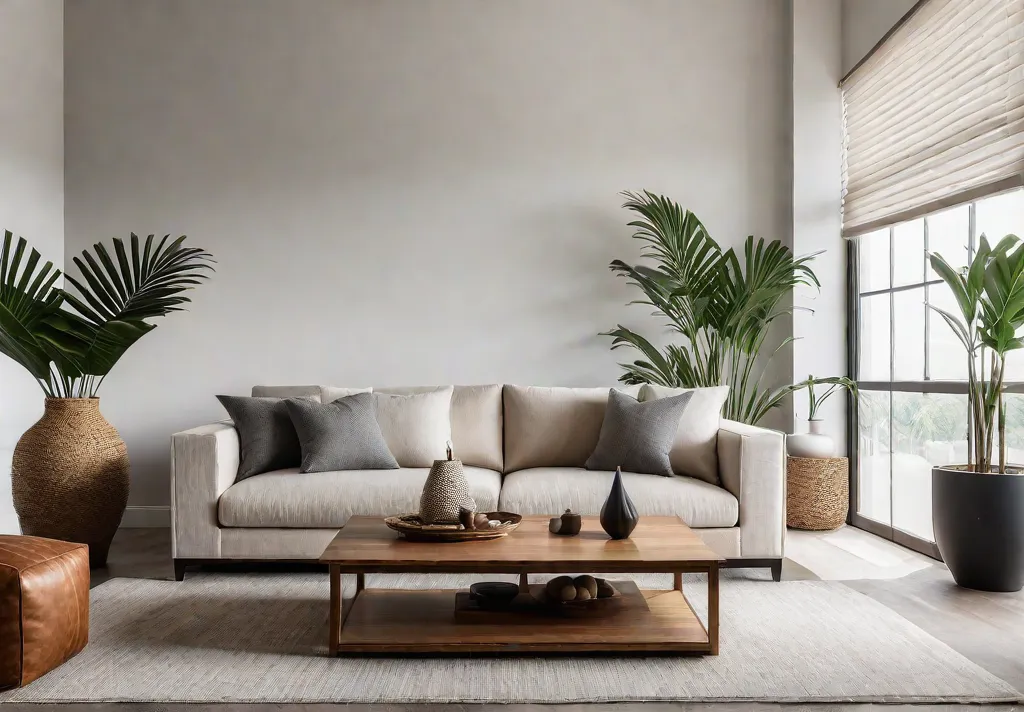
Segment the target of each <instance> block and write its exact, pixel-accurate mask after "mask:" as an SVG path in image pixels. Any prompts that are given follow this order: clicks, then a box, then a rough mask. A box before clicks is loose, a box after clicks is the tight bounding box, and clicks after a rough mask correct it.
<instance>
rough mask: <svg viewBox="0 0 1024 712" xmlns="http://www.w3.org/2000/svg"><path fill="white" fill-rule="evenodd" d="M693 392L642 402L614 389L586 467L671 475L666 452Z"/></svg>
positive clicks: (610, 394)
mask: <svg viewBox="0 0 1024 712" xmlns="http://www.w3.org/2000/svg"><path fill="white" fill-rule="evenodd" d="M692 397H693V393H692V392H690V393H683V394H682V395H679V396H672V397H671V398H660V399H658V400H652V401H645V402H643V403H641V402H640V401H638V400H637V399H636V398H634V397H633V396H631V395H629V394H627V393H622V392H621V391H617V390H615V389H611V390H610V391H609V392H608V405H607V407H606V408H605V411H604V422H603V423H601V435H600V437H598V440H597V447H596V448H594V452H593V454H592V455H591V456H590V457H589V458H588V459H587V463H586V467H587V469H588V470H614V469H615V468H616V467H621V468H622V469H623V470H625V471H627V472H639V473H642V474H646V475H671V474H672V462H671V461H670V460H669V457H668V454H669V451H670V450H671V449H672V443H674V442H675V439H676V432H677V431H678V430H679V419H680V418H681V417H682V415H683V411H684V410H686V404H687V403H689V402H690V398H692Z"/></svg>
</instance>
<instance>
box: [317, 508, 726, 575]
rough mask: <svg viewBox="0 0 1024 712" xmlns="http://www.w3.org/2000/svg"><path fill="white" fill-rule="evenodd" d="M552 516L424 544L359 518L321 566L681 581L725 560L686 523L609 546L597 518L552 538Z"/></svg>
mask: <svg viewBox="0 0 1024 712" xmlns="http://www.w3.org/2000/svg"><path fill="white" fill-rule="evenodd" d="M549 519H550V517H547V516H526V517H523V521H522V523H521V524H520V525H519V528H518V529H516V530H515V531H514V532H512V533H511V534H510V535H508V536H507V537H504V538H501V539H493V540H490V541H473V542H456V543H424V542H410V541H406V540H404V539H401V538H399V536H398V532H395V531H393V530H391V529H389V528H388V527H387V525H385V524H384V520H383V518H380V517H352V518H351V519H349V520H348V523H347V524H346V525H345V527H344V528H343V529H342V530H341V531H340V532H338V535H337V536H336V537H335V538H334V540H333V541H332V542H331V543H330V544H328V546H327V548H326V549H325V550H324V553H323V555H322V556H321V557H320V561H321V563H326V564H333V565H336V566H339V567H340V568H341V570H342V571H345V572H350V573H355V572H363V573H385V572H392V573H400V572H424V573H425V572H430V571H444V572H451V573H458V572H470V573H475V572H481V573H526V572H537V573H563V572H566V573H568V572H572V573H583V572H587V571H590V572H602V573H604V572H607V573H615V572H626V573H645V572H650V573H661V572H667V573H676V572H689V571H707V570H708V569H709V568H710V566H711V565H712V564H713V563H717V562H720V561H722V559H721V557H719V556H718V554H716V553H715V552H713V551H712V550H711V549H709V548H708V547H707V546H706V545H705V544H704V541H703V540H702V539H701V538H700V537H699V536H697V535H696V534H694V533H693V531H692V530H691V529H690V528H689V527H688V526H686V525H685V524H684V523H683V522H682V520H681V519H679V518H678V517H641V519H640V522H639V524H637V527H636V529H634V530H633V534H632V535H631V536H630V537H629V538H628V539H620V540H613V539H610V538H608V535H607V534H605V532H604V530H603V529H601V524H600V522H599V521H598V518H597V517H583V531H581V532H580V534H579V536H574V537H568V536H558V535H556V534H552V533H550V532H549V531H548V520H549Z"/></svg>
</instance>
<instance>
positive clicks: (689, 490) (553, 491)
mask: <svg viewBox="0 0 1024 712" xmlns="http://www.w3.org/2000/svg"><path fill="white" fill-rule="evenodd" d="M264 476H265V475H260V477H264ZM614 476H615V473H614V472H595V471H593V470H583V469H580V468H577V467H538V468H533V469H529V470H520V471H518V472H513V473H511V474H508V475H505V481H504V483H503V484H502V487H501V497H499V500H498V507H499V509H501V510H502V511H505V512H516V513H517V514H551V515H554V514H557V513H559V512H564V511H565V510H566V508H569V509H572V511H574V512H579V513H580V514H594V515H597V514H600V513H601V506H602V505H603V504H604V501H605V499H607V497H608V493H609V492H610V491H611V488H612V478H613V477H614ZM253 479H254V480H255V479H258V478H253ZM248 481H249V480H246V482H248ZM243 484H244V483H243ZM622 484H623V485H624V486H625V488H626V492H627V493H628V494H629V498H630V499H631V500H633V505H634V506H635V507H636V511H637V512H639V513H640V516H641V517H643V516H644V515H649V516H654V515H669V516H671V515H675V516H677V517H680V518H681V519H682V520H683V521H684V522H686V523H687V525H689V526H691V527H694V528H698V527H732V526H736V522H738V521H739V502H737V500H736V498H735V497H734V496H733V495H732V494H730V493H729V492H727V491H726V490H724V489H722V488H721V487H716V486H715V485H711V484H708V483H707V482H702V481H701V480H698V479H694V478H693V477H659V476H658V475H641V474H637V473H634V472H623V473H622ZM236 486H238V485H236ZM228 491H229V492H230V491H231V490H228Z"/></svg>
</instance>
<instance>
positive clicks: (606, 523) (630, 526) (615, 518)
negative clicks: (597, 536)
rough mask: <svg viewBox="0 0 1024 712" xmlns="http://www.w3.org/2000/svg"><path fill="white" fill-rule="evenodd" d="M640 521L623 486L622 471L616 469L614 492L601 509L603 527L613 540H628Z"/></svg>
mask: <svg viewBox="0 0 1024 712" xmlns="http://www.w3.org/2000/svg"><path fill="white" fill-rule="evenodd" d="M639 521H640V515H639V514H637V513H636V507H634V506H633V502H632V501H631V500H630V499H629V495H628V494H626V488H625V487H623V486H622V469H621V468H619V467H616V468H615V479H614V480H613V481H612V491H611V492H609V493H608V499H606V500H605V501H604V506H602V507H601V526H602V527H603V528H604V530H605V531H606V532H608V536H610V537H611V538H612V539H627V538H629V535H630V534H632V533H633V530H634V529H636V523H637V522H639Z"/></svg>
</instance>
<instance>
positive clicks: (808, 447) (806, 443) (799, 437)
mask: <svg viewBox="0 0 1024 712" xmlns="http://www.w3.org/2000/svg"><path fill="white" fill-rule="evenodd" d="M807 430H808V432H806V433H795V434H793V435H788V436H786V452H787V453H789V456H790V457H835V454H836V444H835V441H833V440H832V438H830V437H829V436H828V435H826V434H825V421H824V420H820V419H815V420H808V421H807Z"/></svg>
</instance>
